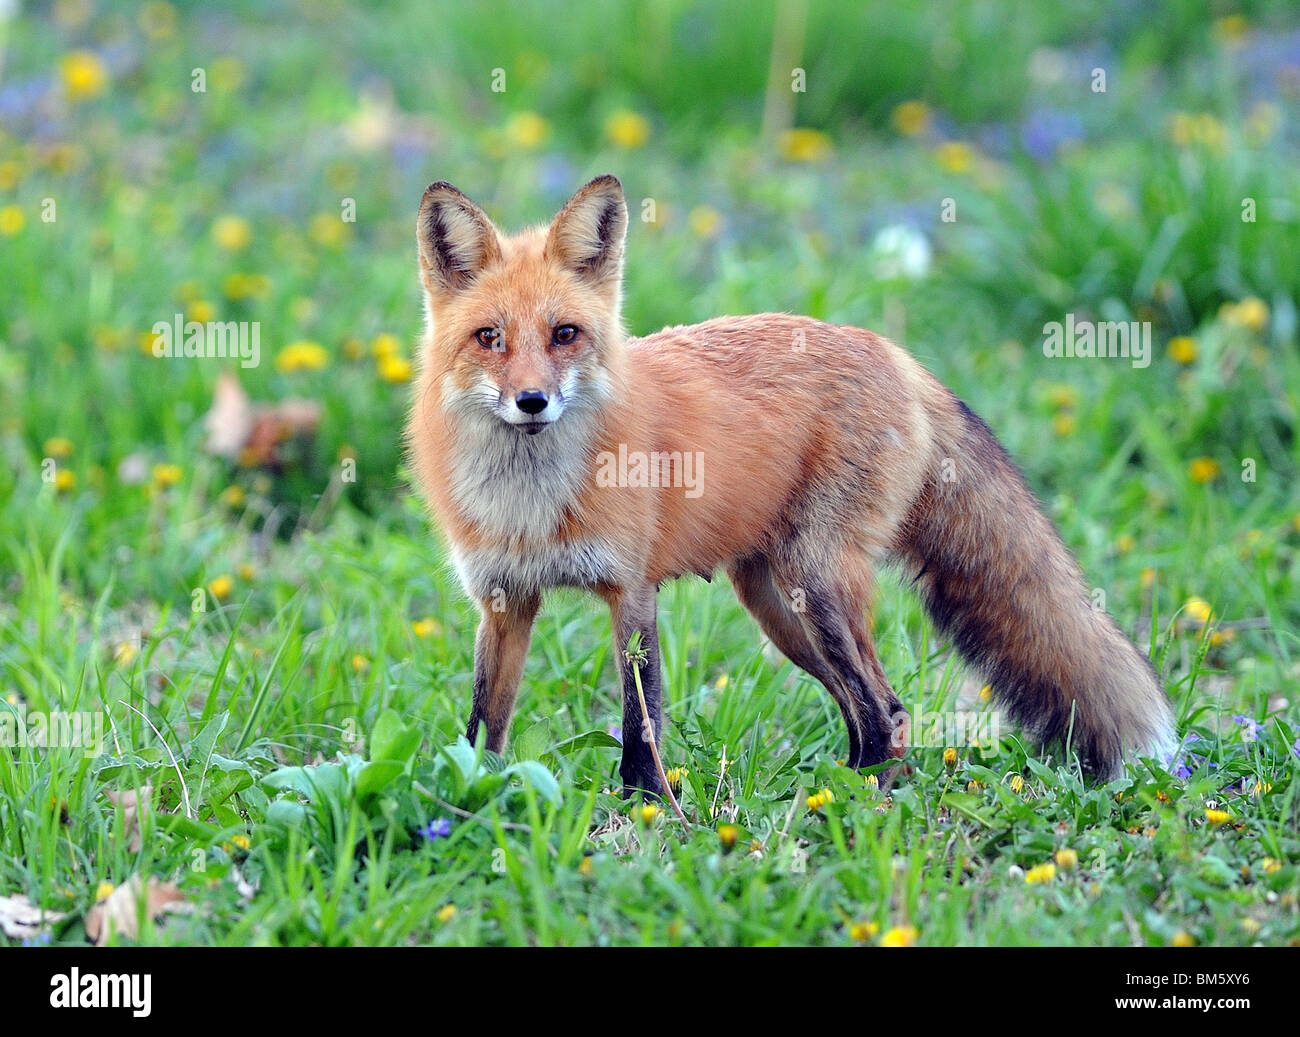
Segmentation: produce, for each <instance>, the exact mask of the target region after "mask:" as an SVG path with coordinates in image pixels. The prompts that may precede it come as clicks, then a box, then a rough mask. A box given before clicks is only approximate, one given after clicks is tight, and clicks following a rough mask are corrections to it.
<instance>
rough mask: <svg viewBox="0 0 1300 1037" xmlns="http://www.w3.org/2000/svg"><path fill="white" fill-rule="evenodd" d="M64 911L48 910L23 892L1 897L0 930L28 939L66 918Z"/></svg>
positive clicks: (18, 938) (17, 938)
mask: <svg viewBox="0 0 1300 1037" xmlns="http://www.w3.org/2000/svg"><path fill="white" fill-rule="evenodd" d="M66 917H67V915H66V914H65V913H64V912H62V911H46V910H44V909H43V908H39V907H37V906H36V905H35V904H33V903H32V902H31V901H30V900H28V899H27V898H26V897H25V896H23V895H22V894H21V893H14V894H12V895H10V896H7V897H0V932H3V933H4V934H5V935H6V936H10V937H12V938H13V939H15V940H27V939H32V938H33V937H36V936H39V935H40V934H41V933H44V932H48V931H49V928H50V926H52V925H53V924H54V923H55V922H58V921H60V920H62V919H63V918H66Z"/></svg>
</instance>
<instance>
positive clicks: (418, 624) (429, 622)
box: [411, 616, 440, 637]
mask: <svg viewBox="0 0 1300 1037" xmlns="http://www.w3.org/2000/svg"><path fill="white" fill-rule="evenodd" d="M411 629H412V630H413V631H415V636H416V637H429V636H431V635H433V634H436V633H437V632H438V631H439V629H440V627H439V624H438V621H437V620H436V619H433V618H431V617H429V616H426V617H425V618H424V619H417V620H416V621H415V622H414V623H412V624H411Z"/></svg>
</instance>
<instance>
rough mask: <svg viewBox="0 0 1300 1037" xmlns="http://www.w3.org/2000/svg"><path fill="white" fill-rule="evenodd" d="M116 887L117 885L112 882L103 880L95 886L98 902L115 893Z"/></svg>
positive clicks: (96, 900)
mask: <svg viewBox="0 0 1300 1037" xmlns="http://www.w3.org/2000/svg"><path fill="white" fill-rule="evenodd" d="M116 888H117V887H116V886H114V885H113V883H111V882H101V883H100V884H99V885H98V886H96V887H95V902H96V903H98V902H99V901H101V900H107V899H108V898H109V897H110V896H112V895H113V890H115V889H116Z"/></svg>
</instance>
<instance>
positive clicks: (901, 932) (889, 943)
mask: <svg viewBox="0 0 1300 1037" xmlns="http://www.w3.org/2000/svg"><path fill="white" fill-rule="evenodd" d="M914 943H916V927H915V926H912V925H896V926H894V927H893V928H892V929H890V930H889V931H888V932H886V933H885V935H884V936H882V937H881V938H880V946H882V947H911V946H912V945H913V944H914Z"/></svg>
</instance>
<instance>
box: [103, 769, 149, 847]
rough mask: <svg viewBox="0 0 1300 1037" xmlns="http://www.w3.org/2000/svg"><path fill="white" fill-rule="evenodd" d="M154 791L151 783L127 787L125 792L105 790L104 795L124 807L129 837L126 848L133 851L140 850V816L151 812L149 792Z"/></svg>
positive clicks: (123, 812) (125, 825)
mask: <svg viewBox="0 0 1300 1037" xmlns="http://www.w3.org/2000/svg"><path fill="white" fill-rule="evenodd" d="M152 791H153V787H152V786H150V785H145V786H142V787H141V788H139V789H126V790H125V791H123V792H114V791H113V790H111V789H105V790H104V795H106V796H107V797H108V798H109V801H110V802H112V803H115V804H116V805H117V806H120V807H121V808H122V821H123V825H124V827H125V828H126V835H127V839H128V842H127V845H126V848H127V849H128V850H129V851H130V852H131V853H138V852H139V851H140V846H141V839H140V816H141V815H142V814H147V813H149V793H150V792H152Z"/></svg>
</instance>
